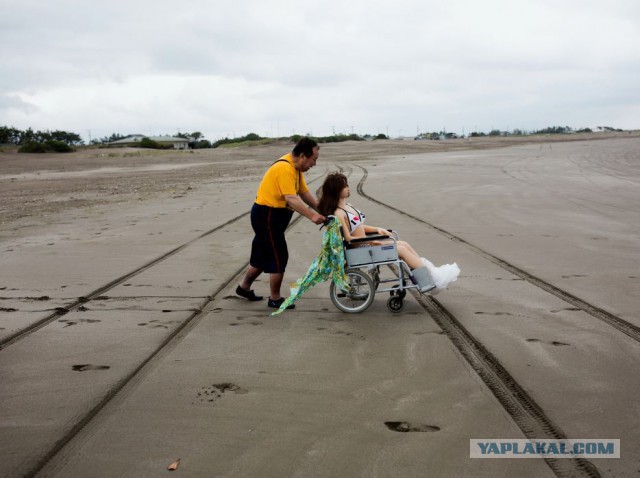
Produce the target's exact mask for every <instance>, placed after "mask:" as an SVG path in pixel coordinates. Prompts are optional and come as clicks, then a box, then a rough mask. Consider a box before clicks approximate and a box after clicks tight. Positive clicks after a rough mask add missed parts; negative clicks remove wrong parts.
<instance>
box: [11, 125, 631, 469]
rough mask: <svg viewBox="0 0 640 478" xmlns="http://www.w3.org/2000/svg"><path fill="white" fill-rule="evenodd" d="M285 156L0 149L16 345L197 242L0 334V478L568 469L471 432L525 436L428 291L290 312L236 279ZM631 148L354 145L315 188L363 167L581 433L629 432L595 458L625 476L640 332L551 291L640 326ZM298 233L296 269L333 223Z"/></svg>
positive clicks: (499, 356) (465, 316)
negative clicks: (400, 306)
mask: <svg viewBox="0 0 640 478" xmlns="http://www.w3.org/2000/svg"><path fill="white" fill-rule="evenodd" d="M432 143H434V144H432ZM288 149H290V147H289V145H286V144H283V145H274V146H269V147H261V148H241V149H234V150H226V151H218V150H216V151H197V152H195V153H193V154H191V153H188V152H187V153H178V152H174V153H161V154H153V153H149V154H146V153H141V152H140V151H129V150H127V151H110V150H109V151H106V152H105V151H104V150H94V151H91V152H85V153H76V155H75V156H69V157H66V158H61V157H58V156H55V157H50V158H46V157H32V158H28V159H29V161H26V160H25V158H22V157H18V156H17V155H11V154H1V153H0V185H1V188H0V191H1V192H0V196H1V198H0V199H2V201H3V202H2V204H3V207H2V209H1V210H0V218H2V226H1V229H0V241H1V242H0V250H1V251H2V255H1V256H0V257H1V259H0V260H1V264H0V268H1V270H2V271H3V272H2V278H0V299H1V300H0V338H3V337H8V336H11V335H12V334H14V333H15V332H16V331H18V330H19V329H21V328H23V327H24V326H25V325H28V324H32V323H37V321H38V320H41V319H42V318H43V317H44V316H46V315H47V314H52V313H55V310H56V307H65V306H68V304H69V303H72V302H73V301H77V299H78V297H82V296H86V295H87V294H88V293H89V292H91V291H96V290H98V289H99V288H100V287H102V286H104V285H105V284H108V283H109V282H110V281H112V280H114V279H116V278H118V277H123V276H124V275H126V274H128V273H130V272H131V271H133V270H134V269H136V268H138V267H140V266H143V265H144V264H147V263H149V262H150V261H153V260H154V259H156V258H159V257H162V256H163V255H165V254H167V253H168V252H169V251H172V250H174V249H175V248H176V247H179V246H181V245H184V244H187V243H189V245H188V247H185V248H183V249H180V250H178V251H176V252H175V253H172V254H170V255H169V256H167V257H166V258H164V260H162V261H160V262H158V263H157V264H156V265H153V266H152V267H148V268H146V269H144V270H140V271H139V272H138V273H136V274H135V275H132V276H131V277H130V278H128V279H126V280H123V281H122V282H121V283H119V284H118V285H116V286H115V287H113V288H111V289H109V290H108V291H105V292H104V293H100V294H99V295H97V296H95V297H92V298H91V300H88V301H86V302H83V305H82V306H79V307H76V308H74V309H73V310H72V311H70V312H68V313H66V314H64V315H60V316H59V317H56V318H55V320H53V321H52V322H51V323H49V324H48V325H46V326H44V327H42V328H41V329H39V330H37V331H34V332H33V333H32V334H30V335H29V336H27V337H25V338H22V339H20V340H19V341H16V342H15V343H13V344H9V345H7V346H6V347H4V348H3V349H2V350H0V357H1V358H2V360H0V375H1V377H2V380H1V385H0V395H1V396H2V399H1V400H2V403H3V406H2V411H1V412H0V423H1V425H0V426H1V427H2V432H1V433H0V437H1V438H0V443H1V445H2V446H1V447H0V449H2V450H3V451H2V458H3V463H4V464H5V472H7V473H8V474H7V476H17V475H21V474H24V473H28V472H30V471H33V470H36V469H39V468H40V467H41V466H42V467H43V468H42V471H43V475H44V476H158V475H159V474H162V473H168V472H167V471H166V467H167V466H168V465H169V463H171V462H172V461H173V460H175V459H176V458H180V459H181V463H180V467H179V469H178V473H180V475H181V476H194V477H195V476H274V477H275V476H398V475H404V476H426V475H429V476H447V477H448V476H531V477H534V476H535V477H537V476H553V475H554V471H553V469H552V468H550V467H549V465H548V464H547V463H546V462H545V461H543V460H540V459H531V460H508V459H502V460H500V459H498V460H472V459H470V458H469V440H470V439H472V438H524V437H525V432H524V431H523V430H522V428H521V425H519V423H518V421H517V420H514V418H513V416H512V415H511V414H510V413H509V412H508V411H507V410H506V409H505V406H504V404H503V403H502V402H501V401H500V399H499V397H496V395H495V394H494V392H493V391H492V389H491V388H490V387H489V386H488V385H487V383H486V382H485V381H484V380H483V379H482V378H481V377H480V376H479V375H478V373H477V372H476V370H475V369H474V367H473V366H472V365H471V364H470V363H469V362H468V361H467V360H466V359H465V358H464V357H463V355H461V353H460V351H459V350H458V349H457V347H456V346H455V345H454V343H453V342H452V341H451V339H450V337H449V336H448V335H447V333H445V332H443V330H442V328H441V327H440V326H439V325H438V323H437V322H436V321H435V320H434V318H433V317H432V316H431V315H430V314H429V313H428V312H427V310H425V308H424V307H423V306H422V305H421V303H420V302H418V301H417V300H416V298H415V297H413V295H411V294H409V296H408V297H407V300H406V305H405V309H404V310H403V311H402V312H401V313H399V314H392V313H391V312H389V311H388V310H387V308H386V297H385V296H383V295H382V294H378V295H376V299H375V301H374V303H373V305H372V306H371V307H370V308H369V309H368V310H367V311H366V312H364V313H363V314H353V315H352V314H343V313H341V312H339V311H338V310H337V309H336V308H335V307H334V306H333V304H331V302H330V300H329V296H328V285H323V286H318V287H316V288H314V289H312V290H311V291H310V292H309V293H308V295H305V296H304V297H303V298H302V299H301V301H300V302H298V304H297V308H296V309H295V310H293V311H287V312H285V313H284V314H283V315H282V316H280V317H278V318H271V317H269V316H268V312H269V311H268V309H266V307H265V305H264V303H248V302H246V301H243V300H241V299H239V298H237V297H235V296H234V294H233V289H234V288H235V284H236V282H237V277H238V274H241V273H242V270H243V267H244V264H246V261H247V259H248V251H249V247H250V246H249V245H250V241H251V228H250V224H249V221H248V218H247V217H246V216H244V217H243V218H239V219H235V218H237V217H238V216H240V215H242V214H243V213H245V212H246V211H247V210H248V208H249V207H250V204H251V199H252V197H253V195H254V194H255V189H256V187H257V183H258V182H259V180H260V177H261V174H262V172H263V170H264V168H265V167H266V166H267V165H268V164H270V163H271V162H272V161H273V160H274V159H275V158H277V157H278V156H279V155H281V154H284V153H285V152H287V150H288ZM639 154H640V139H639V138H638V137H633V135H629V136H619V137H609V138H607V139H599V140H596V139H591V140H588V141H570V142H558V141H551V140H550V139H549V138H541V139H539V140H537V142H533V143H524V142H523V143H522V144H520V143H519V142H516V144H513V142H512V143H508V144H507V143H506V142H500V140H499V139H498V140H494V141H493V142H492V141H490V140H489V139H487V140H482V141H478V142H477V143H475V144H474V143H473V141H471V142H466V141H459V142H452V143H448V142H447V144H440V143H437V142H406V141H404V142H402V141H385V142H381V143H378V144H374V143H363V144H357V143H348V144H337V145H323V147H322V149H321V157H320V160H319V162H318V166H317V167H316V168H315V169H313V170H312V171H310V173H309V175H308V180H309V181H310V182H311V181H313V182H312V187H314V186H317V185H318V184H319V182H320V181H321V178H322V177H323V176H324V174H325V173H326V172H328V171H332V170H336V169H341V170H343V171H344V172H345V173H346V174H348V175H349V178H350V183H351V184H353V185H355V184H358V182H360V181H361V180H363V182H362V190H363V192H364V193H365V194H366V195H367V196H370V198H367V197H364V196H361V195H360V194H357V193H356V191H355V188H353V189H354V191H353V192H352V194H353V197H352V202H353V203H355V204H356V205H357V206H358V207H360V208H361V209H363V210H365V211H366V213H367V220H368V221H369V222H370V223H371V224H377V225H383V226H390V227H393V228H394V229H397V230H399V231H400V234H401V237H402V238H403V239H406V240H408V241H409V242H410V243H412V244H413V245H414V246H415V247H416V248H417V249H418V250H419V251H421V252H422V251H424V254H425V255H427V256H428V257H429V258H430V259H431V260H432V261H433V262H435V263H437V264H440V263H445V262H453V261H456V262H457V263H458V264H459V265H460V267H461V269H462V274H461V277H460V279H459V280H458V281H457V282H456V283H454V284H453V285H452V286H451V287H450V289H449V290H448V291H446V292H444V293H442V294H440V295H438V296H437V300H438V301H439V303H441V304H442V306H443V307H445V308H446V309H447V310H448V311H449V312H450V313H451V314H453V315H455V317H456V318H457V320H459V321H460V323H461V324H462V325H463V326H464V327H465V328H466V329H467V330H468V332H469V333H470V334H472V335H473V336H474V337H476V339H477V340H478V341H479V342H480V343H481V344H482V345H483V346H484V347H486V349H487V350H488V351H489V352H490V353H491V354H492V355H493V356H494V357H495V359H496V360H497V361H498V362H499V363H500V364H501V365H502V366H503V367H504V369H506V371H507V372H508V373H509V374H510V376H511V377H513V379H514V380H516V381H517V383H518V384H519V385H520V386H521V387H522V388H523V389H524V390H525V391H526V392H527V393H528V394H529V395H530V396H531V397H532V399H533V400H535V402H536V404H537V406H539V407H540V408H541V410H542V411H543V412H544V414H545V416H546V418H547V419H548V420H549V421H550V422H551V423H552V424H553V425H554V426H555V427H556V428H557V429H559V430H561V431H562V433H563V434H564V435H565V436H568V437H571V438H602V439H612V438H619V439H620V440H621V446H622V458H621V459H610V460H606V459H599V460H598V459H593V460H590V461H591V463H592V464H593V465H594V466H595V467H596V468H597V471H598V472H599V473H600V475H602V476H635V474H636V473H637V470H638V469H640V460H639V459H638V458H637V457H636V456H634V454H633V453H632V450H634V449H635V448H636V447H637V446H638V445H639V444H640V432H639V431H638V429H639V427H638V426H639V425H640V424H639V423H638V420H639V419H640V413H639V412H640V410H638V405H637V400H635V397H636V396H637V394H638V392H640V380H639V379H638V378H637V376H638V374H637V370H638V364H639V362H640V354H639V353H638V350H639V347H640V344H639V343H638V341H637V340H634V339H633V338H632V337H630V336H629V335H625V334H624V333H623V332H621V331H620V330H618V329H616V328H614V327H612V326H611V325H610V324H608V323H606V322H604V321H603V320H602V319H599V318H598V317H596V316H594V314H593V313H588V312H587V311H585V310H584V309H581V308H580V307H576V306H575V304H572V303H570V302H568V301H567V300H568V298H567V297H560V296H558V295H554V294H552V293H550V292H549V290H552V291H553V290H555V289H557V290H561V291H564V292H566V293H568V294H570V295H571V296H573V297H576V298H578V299H580V300H582V301H584V302H586V303H588V304H590V305H593V306H595V307H596V308H599V309H601V310H603V311H605V312H606V313H608V314H610V315H612V316H615V317H617V318H619V319H620V320H621V321H625V322H627V323H629V324H632V325H634V326H640V317H639V316H638V312H637V311H638V308H639V306H640V287H638V286H639V285H640V272H639V271H640V250H639V249H640V240H639V239H640V227H639V226H638V224H640V221H639V219H640V218H638V216H639V215H640V212H639V211H640V194H639V193H638V191H639V190H640V188H639V187H638V186H640V161H639V157H640V156H639ZM102 155H106V156H102ZM110 155H113V156H110ZM371 199H375V201H373V200H371ZM381 203H384V204H386V205H384V204H381ZM389 206H390V207H389ZM393 208H395V209H396V210H403V211H406V213H407V214H409V216H408V215H406V214H405V215H403V214H400V213H398V212H397V211H396V210H394V209H393ZM229 221H230V222H229ZM228 222H229V224H227V225H225V223H228ZM218 227H219V229H218V230H216V231H215V232H211V233H210V234H206V233H207V232H209V231H212V230H213V229H215V228H218ZM203 234H206V235H204V236H203ZM288 237H289V244H290V247H291V254H292V257H291V264H290V267H289V269H288V272H287V280H294V279H295V278H297V277H299V276H301V275H302V274H303V273H304V272H305V271H306V268H307V267H308V265H309V263H310V262H311V260H312V259H313V257H314V256H315V254H316V252H317V250H318V246H319V241H320V238H321V235H320V233H319V232H318V228H317V226H314V225H312V224H311V223H309V222H308V221H305V220H302V221H300V222H298V223H296V224H295V225H294V226H293V227H292V229H291V230H290V232H289V234H288ZM190 241H193V242H190ZM497 259H499V260H501V261H504V263H506V264H508V265H509V266H510V267H511V269H509V268H505V266H504V264H501V263H500V262H499V261H497ZM520 270H521V271H525V272H527V273H528V274H530V275H531V276H532V277H534V278H536V279H538V280H539V281H540V282H541V283H543V284H546V286H545V287H547V286H548V290H545V289H544V288H541V287H540V285H539V284H537V283H534V282H532V281H531V280H529V279H523V277H522V276H520V275H518V271H520ZM514 271H515V272H514ZM234 277H235V278H234ZM230 279H231V280H230ZM256 288H257V291H258V292H259V293H262V294H266V293H267V283H266V279H263V280H260V281H259V282H257V283H256ZM554 288H555V289H554ZM210 297H214V299H213V300H212V301H211V300H210ZM201 310H203V312H202V313H200V312H199V311H201ZM194 315H195V316H196V318H195V319H194V320H193V321H191V322H190V323H189V325H188V326H186V327H185V328H184V329H180V327H181V324H183V323H184V322H185V319H187V318H188V317H190V316H194ZM174 332H175V335H174V336H173V338H172V339H171V341H170V342H169V346H168V347H163V346H164V345H165V343H166V341H167V340H168V337H170V336H171V334H174ZM156 350H160V351H159V353H158V354H156V355H155V356H154V357H153V359H151V360H150V361H149V362H148V363H146V364H145V365H144V366H142V367H141V365H140V364H141V363H143V361H144V360H146V358H147V357H149V355H150V354H152V353H153V352H154V351H156ZM129 379H131V380H129ZM88 416H90V419H87V418H86V417H88ZM74 427H75V428H76V430H74ZM71 432H73V433H71ZM71 434H73V438H72V439H71V440H70V441H69V443H68V444H67V445H66V446H64V447H62V446H61V445H60V444H59V445H58V446H57V447H56V446H55V444H56V443H57V442H59V441H60V440H61V438H62V437H65V436H71ZM54 448H55V450H56V452H57V453H56V454H55V456H53V459H52V460H51V461H49V462H48V463H46V465H45V461H46V458H47V455H48V454H50V453H51V450H52V449H54Z"/></svg>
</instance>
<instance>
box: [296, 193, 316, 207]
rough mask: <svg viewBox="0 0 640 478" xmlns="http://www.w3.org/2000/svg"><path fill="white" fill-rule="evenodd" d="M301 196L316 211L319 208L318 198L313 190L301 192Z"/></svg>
mask: <svg viewBox="0 0 640 478" xmlns="http://www.w3.org/2000/svg"><path fill="white" fill-rule="evenodd" d="M300 198H301V199H302V200H303V201H304V202H306V203H307V204H308V205H309V206H310V207H312V208H313V209H315V210H316V211H317V210H318V200H317V199H316V197H315V196H314V195H313V194H311V191H307V192H304V193H300Z"/></svg>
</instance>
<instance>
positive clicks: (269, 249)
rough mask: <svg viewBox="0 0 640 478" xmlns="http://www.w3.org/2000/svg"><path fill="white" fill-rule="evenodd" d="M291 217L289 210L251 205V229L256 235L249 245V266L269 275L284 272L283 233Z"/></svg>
mask: <svg viewBox="0 0 640 478" xmlns="http://www.w3.org/2000/svg"><path fill="white" fill-rule="evenodd" d="M292 216H293V211H292V210H291V209H287V208H275V207H269V206H261V205H259V204H254V205H253V207H252V208H251V227H253V231H254V232H255V233H256V235H255V237H254V238H253V243H252V244H251V259H250V261H249V264H251V265H252V266H253V267H255V268H257V269H260V270H262V271H264V272H268V273H270V274H274V273H281V272H284V270H285V269H286V268H287V262H288V261H289V251H288V250H287V241H286V240H285V238H284V231H285V230H286V229H287V226H288V225H289V222H290V221H291V217H292Z"/></svg>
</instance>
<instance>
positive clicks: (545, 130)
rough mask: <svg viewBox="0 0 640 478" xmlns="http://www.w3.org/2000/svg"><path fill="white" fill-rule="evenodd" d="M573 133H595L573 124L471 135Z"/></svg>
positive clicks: (607, 129) (606, 127) (618, 130)
mask: <svg viewBox="0 0 640 478" xmlns="http://www.w3.org/2000/svg"><path fill="white" fill-rule="evenodd" d="M597 130H598V131H614V132H622V131H623V130H621V129H617V128H612V127H611V126H598V127H597ZM573 133H593V130H592V129H591V128H580V129H574V128H572V127H571V126H548V127H546V128H542V129H539V130H536V131H532V132H529V131H523V130H521V129H514V130H513V131H500V130H499V129H492V130H491V131H490V132H489V133H488V134H487V133H482V132H477V131H474V132H473V133H471V134H470V135H469V136H471V137H472V138H475V137H480V136H527V135H531V134H545V135H546V134H573Z"/></svg>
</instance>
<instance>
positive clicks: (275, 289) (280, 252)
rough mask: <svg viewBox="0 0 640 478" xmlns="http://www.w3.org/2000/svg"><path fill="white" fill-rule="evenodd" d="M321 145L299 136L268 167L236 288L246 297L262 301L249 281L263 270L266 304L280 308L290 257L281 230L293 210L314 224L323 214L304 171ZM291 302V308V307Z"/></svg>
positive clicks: (256, 202) (314, 157)
mask: <svg viewBox="0 0 640 478" xmlns="http://www.w3.org/2000/svg"><path fill="white" fill-rule="evenodd" d="M319 152H320V147H319V146H318V143H316V142H315V141H314V140H312V139H311V138H302V139H301V140H300V141H298V143H297V144H296V145H295V147H294V148H293V151H292V152H291V153H289V154H285V155H284V156H282V157H281V158H280V159H278V160H277V161H276V162H275V163H273V164H272V165H271V167H270V168H269V169H268V170H267V172H266V173H265V175H264V177H263V178H262V181H261V182H260V186H259V187H258V193H257V195H256V201H255V203H254V204H253V207H252V208H251V226H252V227H253V230H254V232H255V237H254V238H253V243H252V244H251V259H250V261H249V269H248V270H247V273H246V274H245V276H244V279H243V280H242V282H241V283H240V284H239V285H238V287H237V288H236V294H238V295H239V296H241V297H244V298H245V299H247V300H251V301H253V300H262V297H261V296H258V295H256V294H255V292H254V291H253V290H251V284H253V282H254V281H255V280H256V279H257V278H258V276H259V275H260V274H262V273H263V272H267V273H268V274H270V277H269V288H270V296H269V301H268V303H267V305H268V306H269V307H272V308H274V309H277V308H279V307H280V304H282V302H283V301H284V297H282V296H281V295H280V286H281V285H282V279H283V278H284V271H285V269H286V267H287V262H288V260H289V252H288V249H287V241H286V240H285V237H284V232H285V230H286V229H287V226H288V225H289V222H290V221H291V217H292V216H293V212H294V211H296V212H298V213H300V214H302V215H303V216H305V217H306V218H308V219H309V220H310V221H311V222H313V223H314V224H322V223H323V222H324V220H325V217H324V216H323V215H321V214H318V213H317V212H316V211H315V210H316V209H317V207H318V201H317V199H316V197H315V196H314V195H313V194H311V192H309V188H308V187H307V183H306V182H305V179H304V175H303V173H304V172H306V171H308V170H309V169H311V168H312V167H314V166H315V165H316V161H317V160H318V156H319ZM293 307H294V305H291V306H290V308H293Z"/></svg>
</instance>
